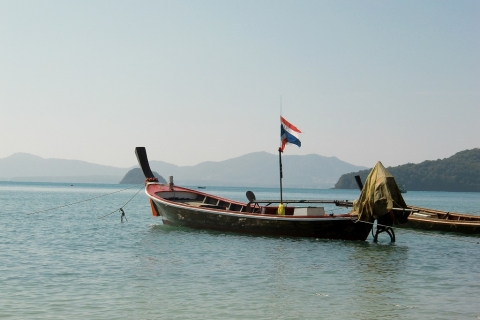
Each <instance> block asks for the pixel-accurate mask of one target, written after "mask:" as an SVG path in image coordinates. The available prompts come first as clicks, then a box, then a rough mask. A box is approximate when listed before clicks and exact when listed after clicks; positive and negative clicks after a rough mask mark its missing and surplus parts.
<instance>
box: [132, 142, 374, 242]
mask: <svg viewBox="0 0 480 320" xmlns="http://www.w3.org/2000/svg"><path fill="white" fill-rule="evenodd" d="M135 153H136V155H137V160H138V163H139V165H140V167H141V169H142V171H143V173H144V175H145V178H146V186H145V193H146V194H147V196H148V197H149V199H150V205H151V209H152V214H153V216H156V217H161V219H162V221H163V223H164V224H167V225H173V226H184V227H189V228H195V229H208V230H218V231H228V232H237V233H248V234H257V235H272V236H294V237H314V238H324V239H342V240H360V241H365V240H366V239H367V237H368V235H369V233H370V230H371V229H372V224H371V223H362V221H359V219H358V215H352V214H349V213H345V214H325V213H324V211H323V210H322V209H323V208H322V207H319V206H318V207H314V206H313V204H315V203H316V204H318V203H333V204H335V205H337V206H344V207H347V208H348V207H349V206H350V207H351V206H352V203H351V202H348V201H338V200H317V201H316V200H282V201H280V200H257V199H256V198H255V195H254V194H253V193H252V192H247V194H246V195H247V199H248V202H240V201H234V200H229V199H225V198H222V197H219V196H215V195H212V194H207V193H204V192H201V191H199V190H193V189H188V188H184V187H180V186H176V185H175V184H174V183H173V179H170V182H169V183H167V184H162V183H159V182H158V181H156V178H155V176H154V175H153V173H152V171H151V169H150V165H149V162H148V158H147V153H146V150H145V148H144V147H137V148H136V149H135ZM289 204H305V205H308V207H307V208H302V210H300V209H299V208H298V207H295V206H289ZM279 213H280V214H279Z"/></svg>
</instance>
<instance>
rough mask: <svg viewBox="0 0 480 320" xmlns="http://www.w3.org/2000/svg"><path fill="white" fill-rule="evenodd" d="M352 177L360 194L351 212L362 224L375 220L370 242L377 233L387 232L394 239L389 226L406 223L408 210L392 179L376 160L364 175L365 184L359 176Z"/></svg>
mask: <svg viewBox="0 0 480 320" xmlns="http://www.w3.org/2000/svg"><path fill="white" fill-rule="evenodd" d="M355 178H356V180H357V183H358V186H359V188H360V190H361V193H360V196H359V198H358V199H357V200H355V201H354V202H353V212H352V214H355V215H358V217H359V220H360V221H363V222H365V223H373V222H374V221H375V220H377V222H378V223H377V231H376V233H375V235H374V241H376V240H377V237H378V234H379V233H381V232H387V233H388V234H389V235H390V237H391V238H392V241H394V240H395V233H394V231H393V229H392V228H391V227H392V226H393V225H394V224H395V225H401V224H403V223H406V222H407V217H408V215H409V214H410V213H411V212H412V209H410V208H408V207H407V204H406V203H405V200H403V197H402V194H401V191H400V189H399V188H398V185H397V183H396V182H395V178H394V177H393V175H392V174H391V173H390V172H389V171H388V170H387V169H386V168H385V167H384V166H383V164H382V163H381V162H380V161H378V162H377V164H376V165H375V167H374V168H373V169H372V170H371V171H370V173H369V174H368V176H367V179H366V180H365V185H363V184H362V182H361V180H360V177H359V176H356V177H355Z"/></svg>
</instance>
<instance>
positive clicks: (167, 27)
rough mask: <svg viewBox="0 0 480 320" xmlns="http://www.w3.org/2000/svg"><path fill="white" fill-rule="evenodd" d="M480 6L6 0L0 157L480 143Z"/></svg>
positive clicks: (423, 154)
mask: <svg viewBox="0 0 480 320" xmlns="http://www.w3.org/2000/svg"><path fill="white" fill-rule="evenodd" d="M479 57H480V1H478V0H475V1H461V0H460V1H418V0H415V1H380V0H379V1H357V0H355V1H354V0H351V1H320V0H318V1H258V0H257V1H246V0H245V1H233V0H232V1H220V0H219V1H113V0H112V1H18V0H15V1H9V0H4V1H0V158H4V157H7V156H9V155H11V154H13V153H16V152H27V153H32V154H35V155H39V156H41V157H44V158H63V159H78V160H84V161H89V162H93V163H99V164H105V165H113V166H120V167H127V166H131V165H134V164H136V159H135V155H134V147H135V146H145V147H147V151H148V154H149V156H150V158H151V159H155V160H162V161H166V162H170V163H174V164H177V165H194V164H197V163H200V162H202V161H221V160H226V159H229V158H233V157H237V156H240V155H243V154H246V153H250V152H255V151H267V152H270V153H273V154H276V153H277V149H278V146H279V144H280V142H279V139H280V128H279V127H280V120H279V115H280V97H282V114H283V116H284V117H285V118H286V119H287V120H288V121H290V122H291V123H293V124H294V125H296V126H297V127H298V128H299V129H301V130H302V131H303V134H302V135H300V140H301V141H302V147H301V148H297V147H296V146H287V147H286V149H285V155H294V154H310V153H316V154H320V155H323V156H336V157H338V158H340V159H341V160H344V161H347V162H349V163H352V164H355V165H364V166H368V167H372V166H374V165H375V163H376V162H377V161H379V160H380V161H382V162H383V164H384V165H385V166H395V165H400V164H404V163H407V162H413V163H418V162H421V161H423V160H427V159H428V160H435V159H438V158H445V157H449V156H451V155H453V154H454V153H456V152H458V151H461V150H465V149H471V148H478V147H480V124H479V122H480V59H479Z"/></svg>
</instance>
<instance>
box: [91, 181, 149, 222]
mask: <svg viewBox="0 0 480 320" xmlns="http://www.w3.org/2000/svg"><path fill="white" fill-rule="evenodd" d="M143 188H144V186H142V187H141V188H140V189H138V191H137V192H136V193H135V194H134V195H133V197H131V198H130V200H128V201H127V202H126V203H125V204H124V205H123V206H121V207H120V208H118V209H117V210H115V211H112V212H110V213H107V214H106V215H104V216H101V217H99V218H98V219H103V218H105V217H108V216H109V215H111V214H114V213H115V212H117V211H120V212H122V217H125V212H123V208H124V207H125V206H126V205H127V204H128V203H129V202H130V201H132V199H133V198H135V197H136V196H137V194H138V193H139V192H140V191H141V190H142V189H143ZM125 219H127V218H126V217H125Z"/></svg>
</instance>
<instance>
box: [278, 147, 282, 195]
mask: <svg viewBox="0 0 480 320" xmlns="http://www.w3.org/2000/svg"><path fill="white" fill-rule="evenodd" d="M278 160H279V163H280V203H283V194H282V193H283V192H282V178H283V171H282V148H278Z"/></svg>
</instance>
